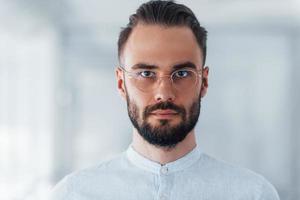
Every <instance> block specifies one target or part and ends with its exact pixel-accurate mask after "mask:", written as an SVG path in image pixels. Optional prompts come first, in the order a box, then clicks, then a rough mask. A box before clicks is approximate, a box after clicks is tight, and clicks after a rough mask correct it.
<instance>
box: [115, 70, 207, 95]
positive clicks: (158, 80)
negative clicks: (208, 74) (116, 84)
mask: <svg viewBox="0 0 300 200" xmlns="http://www.w3.org/2000/svg"><path fill="white" fill-rule="evenodd" d="M119 69H121V70H122V71H123V72H125V74H127V75H128V76H129V77H131V78H136V79H137V76H138V75H137V74H136V73H134V72H130V71H127V70H126V69H125V67H122V66H119ZM180 70H187V71H191V72H193V73H195V74H196V77H197V80H196V81H195V84H194V85H193V87H194V86H195V85H197V83H198V81H199V79H201V78H202V69H200V70H194V69H189V68H181V69H177V70H175V71H173V72H172V73H171V74H169V75H162V76H157V77H156V78H157V80H156V81H157V83H160V81H161V79H162V78H164V77H168V79H169V80H170V82H171V85H172V87H173V88H175V89H177V88H176V87H175V86H174V81H173V78H172V77H173V74H174V73H176V72H177V71H180ZM136 88H137V89H139V90H140V91H142V92H145V93H149V92H151V90H150V91H145V90H143V89H141V88H139V87H136ZM177 90H178V89H177Z"/></svg>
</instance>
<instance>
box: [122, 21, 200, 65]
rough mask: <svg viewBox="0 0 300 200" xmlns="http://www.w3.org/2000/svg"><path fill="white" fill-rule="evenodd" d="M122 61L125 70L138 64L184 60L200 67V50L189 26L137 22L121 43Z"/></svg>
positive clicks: (171, 63)
mask: <svg viewBox="0 0 300 200" xmlns="http://www.w3.org/2000/svg"><path fill="white" fill-rule="evenodd" d="M121 60H122V64H123V65H124V66H125V67H126V68H127V69H128V68H130V67H131V66H133V65H136V64H138V63H147V64H152V65H155V66H158V67H160V68H168V67H172V66H173V65H174V64H176V63H184V62H192V63H194V64H195V65H196V66H198V68H200V66H202V52H201V49H200V47H199V45H198V43H197V41H196V37H195V36H194V34H193V32H192V30H191V29H190V28H189V27H185V26H172V27H165V26H161V25H144V24H138V25H137V26H136V27H134V29H133V31H132V33H131V34H130V36H129V38H128V40H127V42H126V44H125V46H124V49H123V53H122V57H121Z"/></svg>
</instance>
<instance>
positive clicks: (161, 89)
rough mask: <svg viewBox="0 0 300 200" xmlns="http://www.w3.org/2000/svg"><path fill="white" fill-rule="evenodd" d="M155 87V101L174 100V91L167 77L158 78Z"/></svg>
mask: <svg viewBox="0 0 300 200" xmlns="http://www.w3.org/2000/svg"><path fill="white" fill-rule="evenodd" d="M157 84H158V85H157V88H156V90H155V96H154V98H155V101H156V102H165V101H171V102H172V101H174V100H175V93H174V88H173V86H172V82H171V80H170V79H169V78H167V77H165V78H160V80H159V81H158V83H157Z"/></svg>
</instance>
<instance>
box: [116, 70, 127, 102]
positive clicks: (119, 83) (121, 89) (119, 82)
mask: <svg viewBox="0 0 300 200" xmlns="http://www.w3.org/2000/svg"><path fill="white" fill-rule="evenodd" d="M123 73H124V72H123V70H122V69H120V68H119V67H117V68H116V71H115V75H116V80H117V87H118V92H119V94H120V95H121V96H122V97H123V98H124V99H125V100H126V90H125V82H124V75H123Z"/></svg>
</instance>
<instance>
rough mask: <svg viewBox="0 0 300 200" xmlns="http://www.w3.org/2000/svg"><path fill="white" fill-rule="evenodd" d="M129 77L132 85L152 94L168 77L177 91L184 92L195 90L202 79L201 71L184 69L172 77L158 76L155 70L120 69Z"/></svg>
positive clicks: (175, 72)
mask: <svg viewBox="0 0 300 200" xmlns="http://www.w3.org/2000/svg"><path fill="white" fill-rule="evenodd" d="M120 69H121V70H122V71H124V72H125V73H126V74H127V75H128V77H129V78H130V80H131V82H132V84H133V85H134V86H135V87H136V88H138V89H139V90H140V91H142V92H151V91H153V90H155V89H157V87H158V85H159V84H160V82H161V80H162V78H165V77H167V78H168V79H169V80H170V81H171V84H172V87H173V88H175V89H176V90H177V91H180V92H184V91H187V90H190V89H193V88H194V87H195V86H196V85H197V83H198V81H199V78H201V76H202V74H201V70H199V71H197V70H194V69H190V68H182V69H178V70H176V71H174V72H172V73H171V74H170V75H163V76H158V75H157V72H156V71H155V70H151V69H135V70H132V71H127V70H126V69H125V68H123V67H120Z"/></svg>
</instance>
